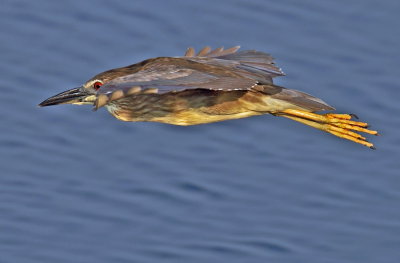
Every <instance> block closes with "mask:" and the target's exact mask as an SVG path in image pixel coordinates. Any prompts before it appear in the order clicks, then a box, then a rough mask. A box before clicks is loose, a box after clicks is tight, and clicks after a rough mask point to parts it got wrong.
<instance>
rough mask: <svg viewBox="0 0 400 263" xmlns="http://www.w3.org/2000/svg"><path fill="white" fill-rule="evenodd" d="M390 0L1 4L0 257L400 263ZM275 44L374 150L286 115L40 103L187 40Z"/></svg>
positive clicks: (7, 262) (396, 39)
mask: <svg viewBox="0 0 400 263" xmlns="http://www.w3.org/2000/svg"><path fill="white" fill-rule="evenodd" d="M399 10H400V2H399V1H398V0H385V1H374V0H360V1H342V0H340V1H319V0H302V1H297V0H282V1H262V0H259V1H245V0H241V1H239V0H236V1H233V0H229V1H228V0H226V1H185V0H180V1H178V0H173V1H161V0H159V1H155V0H154V1H153V0H152V1H149V0H147V1H122V0H118V1H94V0H90V1H71V0H69V1H67V0H64V1H50V0H47V1H45V0H38V1H29V0H2V1H0V32H1V34H0V54H1V60H0V92H1V95H0V107H1V110H0V120H1V132H0V143H1V147H0V169H1V175H0V262H1V263H3V262H4V263H20V262H21V263H31V262H37V263H39V262H40V263H54V262H57V263H67V262H68V263H69V262H71V263H72V262H73V263H87V262H95V263H103V262H116V263H120V262H121V263H122V262H185V263H187V262H199V263H205V262H229V263H236V262H284V263H286V262H290V263H292V262H293V263H295V262H296V263H298V262H307V263H313V262H329V263H338V262H352V263H355V262H363V263H373V262H374V263H375V262H379V263H389V262H390V263H398V262H400V191H399V189H400V172H399V171H400V150H399V146H400V136H399V129H400V118H399V114H400V105H399V102H398V101H399V95H400V92H399V91H400V88H399V85H398V83H399V73H400V71H399V68H400V62H399V58H400V51H399V50H400V48H399V47H400V34H399V28H400V20H399V16H398V13H399ZM238 44H240V45H241V46H242V48H243V49H258V50H261V51H265V52H270V53H272V54H273V56H274V57H276V59H277V64H278V65H279V66H281V67H282V68H283V70H284V71H285V72H286V73H287V76H286V77H283V78H279V79H277V81H276V83H277V84H279V85H282V86H285V87H288V88H295V89H298V90H302V91H305V92H307V93H310V94H313V95H315V96H318V97H320V98H322V99H323V100H325V101H326V102H328V103H329V104H331V105H332V106H334V107H336V108H337V109H338V112H350V113H356V114H357V115H358V116H359V117H360V118H361V119H362V120H365V121H367V122H369V123H370V124H371V125H372V128H375V129H377V130H379V131H380V132H381V133H382V135H383V136H380V137H373V138H371V141H373V142H374V143H375V145H376V147H377V150H376V151H373V150H370V149H368V148H366V147H362V146H359V145H356V144H354V143H352V142H349V141H345V140H342V139H339V138H336V137H334V136H329V135H328V134H325V133H323V132H321V131H318V130H314V129H312V128H310V127H307V126H304V125H302V124H299V123H296V122H293V121H291V120H288V119H283V118H278V117H273V116H259V117H252V118H248V119H241V120H234V121H227V122H221V123H215V124H209V125H200V126H193V127H174V126H168V125H163V124H158V123H124V122H120V121H118V120H116V119H114V118H113V117H112V116H111V115H109V114H108V113H107V112H106V111H105V110H104V109H102V110H99V111H97V112H92V111H91V107H88V106H80V107H78V106H71V105H63V106H58V107H48V108H38V107H37V106H36V105H37V104H38V103H39V102H41V101H42V100H43V99H45V98H47V97H49V96H51V95H54V94H56V93H58V92H61V91H63V90H66V89H69V88H73V87H76V86H79V85H81V84H82V83H83V82H85V81H86V80H87V79H89V78H91V77H92V76H93V75H94V74H97V73H99V72H101V71H103V70H106V69H109V68H113V67H118V66H124V65H128V64H132V63H134V62H138V61H141V60H143V59H145V58H149V57H156V56H176V55H180V54H183V52H184V51H185V49H186V48H187V47H188V46H194V47H196V48H201V47H202V46H204V45H211V46H213V47H217V46H220V45H223V46H225V47H230V46H234V45H238Z"/></svg>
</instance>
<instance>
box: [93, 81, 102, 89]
mask: <svg viewBox="0 0 400 263" xmlns="http://www.w3.org/2000/svg"><path fill="white" fill-rule="evenodd" d="M101 85H103V83H101V82H99V81H96V82H95V83H94V84H93V88H94V89H95V90H98V89H100V87H101Z"/></svg>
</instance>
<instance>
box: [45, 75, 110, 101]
mask: <svg viewBox="0 0 400 263" xmlns="http://www.w3.org/2000/svg"><path fill="white" fill-rule="evenodd" d="M103 84H104V80H103V79H99V78H94V79H91V80H88V81H87V82H86V83H84V84H83V85H82V86H81V87H78V88H74V89H70V90H66V91H64V92H61V93H59V94H57V95H54V96H52V97H50V98H48V99H46V100H44V101H42V102H41V103H40V104H39V106H41V107H44V106H51V105H58V104H77V105H83V104H90V105H93V103H94V102H95V101H96V98H97V90H98V89H99V88H100V87H101V86H102V85H103Z"/></svg>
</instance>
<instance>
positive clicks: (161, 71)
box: [39, 46, 378, 149]
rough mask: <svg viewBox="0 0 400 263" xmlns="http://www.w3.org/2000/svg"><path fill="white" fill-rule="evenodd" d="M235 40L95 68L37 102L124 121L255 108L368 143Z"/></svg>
mask: <svg viewBox="0 0 400 263" xmlns="http://www.w3.org/2000/svg"><path fill="white" fill-rule="evenodd" d="M239 48H240V46H234V47H231V48H228V49H224V48H223V47H220V48H216V49H213V50H212V49H211V47H209V46H206V47H204V48H203V49H201V50H200V51H199V52H197V53H196V52H195V50H194V48H192V47H190V48H188V49H187V50H186V52H185V54H184V55H183V56H176V57H156V58H150V59H146V60H144V61H142V62H139V63H136V64H132V65H129V66H125V67H120V68H115V69H111V70H107V71H104V72H102V73H100V74H97V75H95V76H94V77H92V78H91V79H89V80H88V81H86V82H85V83H84V84H83V85H82V86H80V87H78V88H74V89H70V90H67V91H64V92H61V93H59V94H57V95H55V96H52V97H50V98H48V99H46V100H44V101H43V102H41V103H40V104H39V106H41V107H44V106H50V105H58V104H77V105H85V104H88V105H93V110H94V111H96V110H98V109H99V108H102V107H105V108H106V109H107V110H108V112H110V113H111V114H112V115H113V116H114V117H115V118H117V119H119V120H122V121H130V122H143V121H149V122H160V123H167V124H172V125H181V126H187V125H198V124H204V123H212V122H219V121H225V120H232V119H240V118H246V117H250V116H255V115H263V114H271V115H274V116H280V117H285V118H289V119H292V120H294V121H297V122H300V123H303V124H306V125H309V126H311V127H314V128H316V129H319V130H322V131H325V132H327V133H330V134H332V135H335V136H337V137H340V138H343V139H347V140H350V141H353V142H355V143H358V144H361V145H364V146H367V147H369V148H371V149H375V147H374V145H373V144H372V143H371V142H369V141H367V139H366V137H364V136H362V135H361V134H360V132H363V133H366V134H371V135H378V132H377V131H374V130H370V129H368V124H367V123H365V122H359V121H356V120H354V119H358V117H357V116H356V115H355V114H339V113H323V114H322V113H316V112H319V111H333V110H335V108H333V107H332V106H330V105H328V104H327V103H326V102H324V101H323V100H321V99H319V98H316V97H314V96H311V95H309V94H307V93H304V92H301V91H297V90H294V89H288V88H285V87H282V86H278V85H275V84H274V83H273V78H275V77H279V76H284V75H285V73H284V72H283V71H282V69H281V68H279V67H277V66H276V64H275V63H274V58H273V57H272V56H271V55H270V54H268V53H264V52H261V51H257V50H243V51H239Z"/></svg>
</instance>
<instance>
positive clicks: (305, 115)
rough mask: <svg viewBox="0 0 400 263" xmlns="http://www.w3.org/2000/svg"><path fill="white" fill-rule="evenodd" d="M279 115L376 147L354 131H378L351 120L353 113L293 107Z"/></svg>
mask: <svg viewBox="0 0 400 263" xmlns="http://www.w3.org/2000/svg"><path fill="white" fill-rule="evenodd" d="M278 115H279V116H282V117H286V118H289V119H292V120H295V121H298V122H301V123H303V124H306V125H309V126H311V127H314V128H316V129H319V130H323V131H326V132H328V133H331V134H333V135H335V136H338V137H340V138H344V139H347V140H350V141H353V142H356V143H359V144H362V145H365V146H367V147H369V148H371V149H375V148H374V145H373V144H372V143H370V142H368V141H367V140H366V138H365V137H363V136H361V135H360V134H358V133H355V132H353V131H359V132H365V133H368V134H373V135H378V132H377V131H372V130H368V129H367V128H365V127H367V126H368V124H367V123H364V122H358V121H351V120H350V119H351V118H352V115H349V114H332V113H328V114H321V115H320V114H316V113H312V112H307V111H302V110H293V109H287V110H284V111H283V112H282V113H280V114H278ZM351 130H353V131H351Z"/></svg>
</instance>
